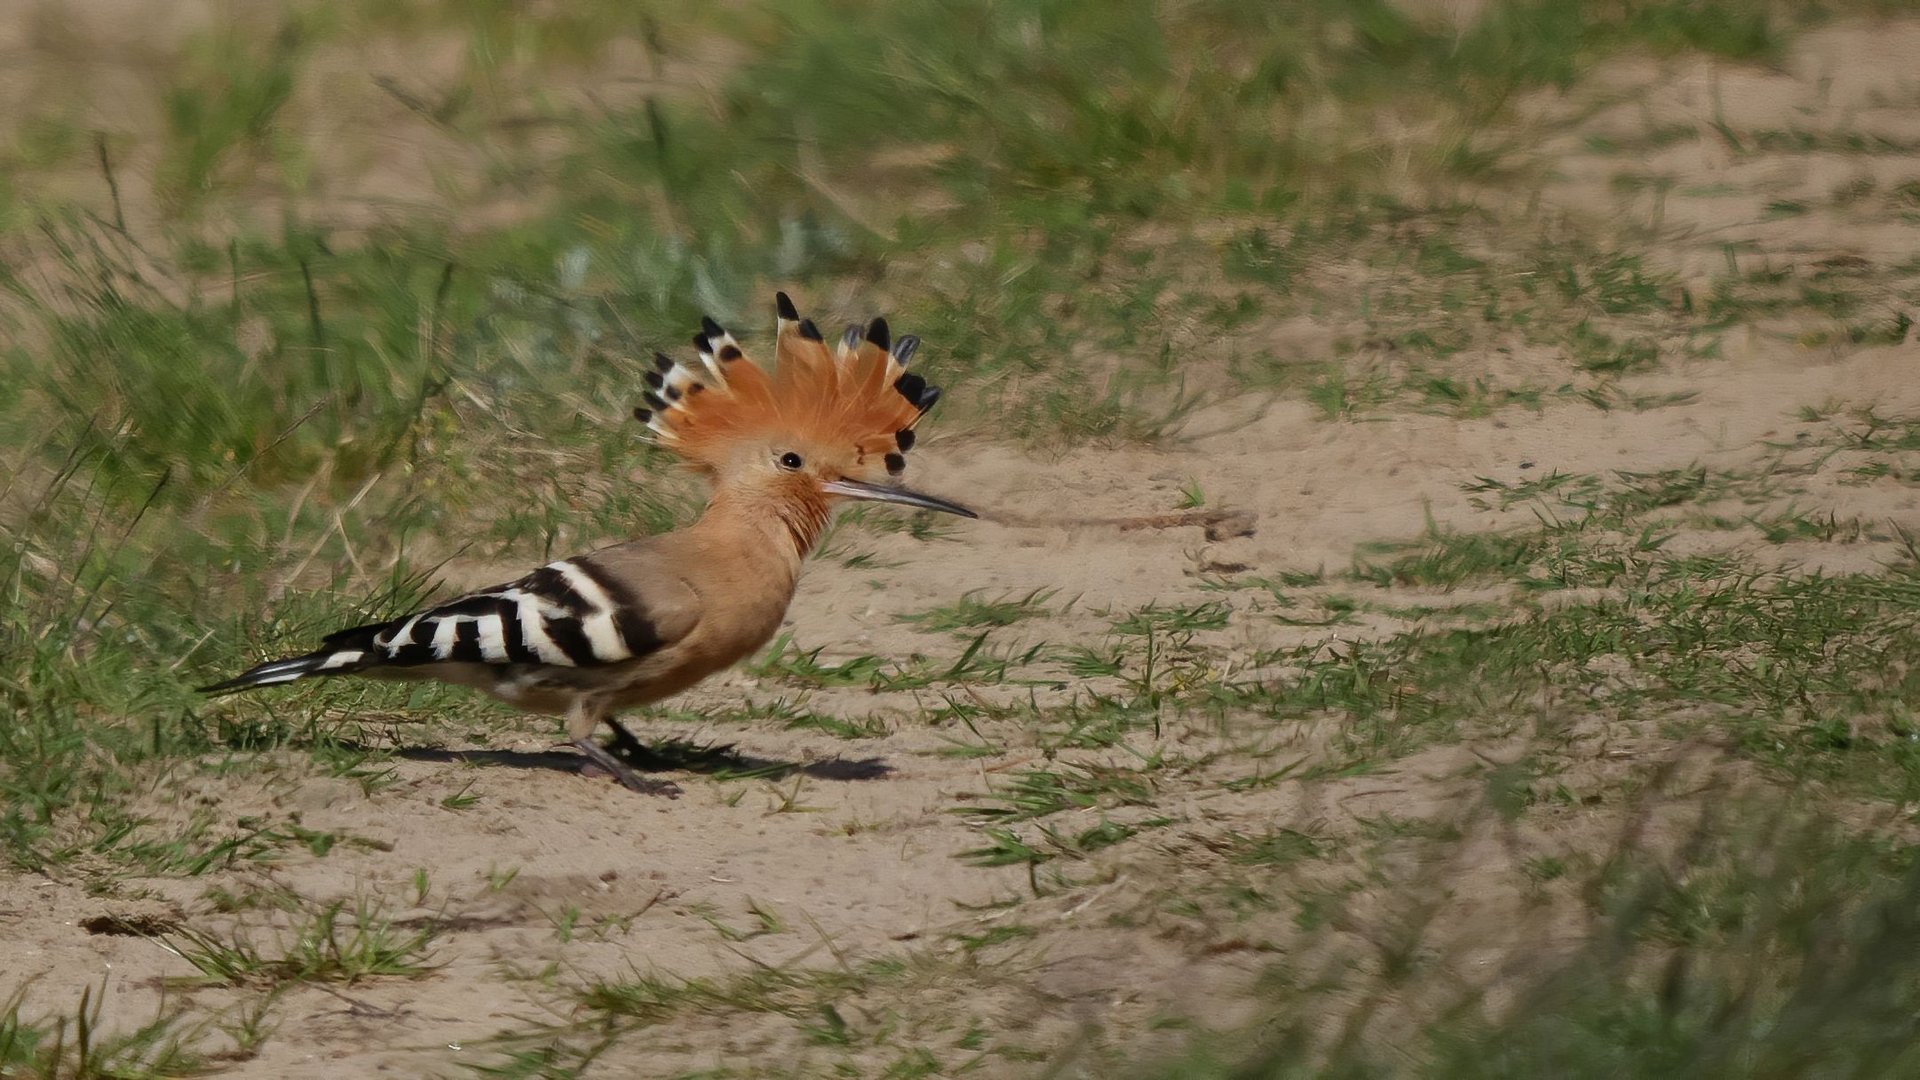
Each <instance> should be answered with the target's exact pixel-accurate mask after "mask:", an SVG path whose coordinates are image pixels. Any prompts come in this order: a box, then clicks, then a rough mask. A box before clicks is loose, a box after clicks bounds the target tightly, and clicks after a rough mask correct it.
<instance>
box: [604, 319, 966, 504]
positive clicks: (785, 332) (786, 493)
mask: <svg viewBox="0 0 1920 1080" xmlns="http://www.w3.org/2000/svg"><path fill="white" fill-rule="evenodd" d="M775 301H776V303H775V308H776V311H777V315H778V318H777V321H776V323H775V336H774V360H775V363H774V369H773V371H772V372H771V373H769V372H768V371H766V370H764V369H762V368H761V367H760V366H759V365H758V364H756V363H754V362H753V361H752V360H750V359H748V358H747V356H746V354H745V352H743V351H742V350H741V348H740V343H739V342H737V341H735V340H734V338H733V335H732V334H729V333H727V331H726V330H724V329H723V328H721V326H720V325H719V324H718V323H716V322H714V321H713V320H712V319H706V320H704V321H703V325H702V327H701V331H700V333H698V334H696V335H694V339H693V347H694V350H695V352H696V353H697V355H698V361H697V362H696V363H686V362H683V361H676V360H674V359H672V358H670V357H668V356H666V355H664V354H662V355H659V356H658V357H657V358H656V367H657V368H658V370H656V371H651V372H648V373H647V382H648V385H649V386H650V387H651V389H649V390H648V391H647V394H646V403H645V404H644V405H642V406H641V407H639V408H637V409H635V410H634V415H635V416H636V417H637V418H638V419H640V420H641V422H643V423H645V424H646V425H647V427H648V429H649V430H650V431H652V432H653V435H654V441H655V442H657V443H658V444H659V445H661V446H662V447H664V448H666V449H669V450H672V451H673V452H674V453H676V454H678V455H680V457H681V458H683V459H684V460H686V461H687V462H688V463H689V464H691V465H692V466H694V467H695V468H696V469H699V470H700V471H701V472H703V473H706V474H707V475H708V476H709V477H710V478H711V479H712V480H713V481H714V483H715V484H716V486H718V487H720V488H722V489H725V490H728V491H730V492H740V493H745V494H748V495H751V496H758V497H763V498H767V499H770V500H772V501H773V502H774V504H775V505H778V506H783V507H793V508H797V509H799V510H802V511H804V510H808V509H812V510H814V511H816V512H818V513H819V514H820V515H821V520H822V521H824V514H825V512H826V509H827V508H828V507H830V506H831V505H832V503H833V502H834V501H835V500H839V499H860V500H868V501H873V502H888V503H896V504H899V505H902V506H910V507H915V508H918V509H922V510H938V511H941V512H943V513H948V514H959V515H960V516H962V517H975V516H977V515H976V514H974V512H973V511H971V510H968V509H967V508H966V507H964V506H961V505H959V504H957V503H952V502H948V501H947V500H945V499H941V498H936V497H935V496H932V495H926V494H922V493H920V492H917V491H913V490H911V489H909V488H907V487H906V486H905V484H904V474H905V472H906V468H907V458H906V455H907V451H908V450H911V449H912V448H913V441H914V427H915V425H917V424H918V423H919V422H920V418H921V417H923V416H925V415H926V414H927V410H929V409H931V408H932V407H933V404H934V402H936V401H938V400H939V398H940V389H939V388H938V387H934V386H928V385H927V382H926V380H925V379H923V378H921V377H920V376H919V375H916V374H913V373H911V372H909V371H908V370H907V364H908V363H909V362H910V361H911V360H912V359H913V354H914V352H915V350H917V349H918V348H919V345H920V339H918V338H915V337H911V336H908V337H902V338H900V339H899V340H898V341H895V340H893V337H892V334H891V332H890V331H889V330H888V327H887V323H886V320H884V319H875V320H873V322H871V323H869V324H868V325H867V326H866V327H865V328H864V329H863V328H861V327H858V326H854V327H849V328H848V329H847V331H846V333H845V334H843V335H842V336H841V337H840V340H839V341H838V342H837V343H836V344H835V345H834V346H829V345H828V344H827V341H826V339H825V336H824V335H822V334H821V332H820V330H819V328H818V327H816V326H815V325H814V324H813V322H812V320H808V319H802V318H800V314H799V312H798V311H796V310H795V309H794V306H793V301H792V300H790V299H788V298H787V294H786V293H779V294H777V296H776V297H775Z"/></svg>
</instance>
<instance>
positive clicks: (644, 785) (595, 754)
mask: <svg viewBox="0 0 1920 1080" xmlns="http://www.w3.org/2000/svg"><path fill="white" fill-rule="evenodd" d="M601 721H606V722H607V723H610V724H611V723H613V721H612V720H610V719H608V717H607V710H606V709H605V708H603V707H601V706H598V705H594V704H590V703H588V702H587V701H586V700H584V699H582V700H577V701H575V702H574V703H573V707H572V708H570V709H568V710H567V739H568V741H570V742H572V743H573V748H574V749H576V750H578V751H580V753H581V754H582V755H584V756H585V757H586V759H587V762H588V763H589V764H591V765H593V766H596V767H598V768H599V769H601V770H602V771H604V772H606V773H607V774H608V775H609V776H612V777H613V778H614V779H615V780H617V781H619V783H620V786H621V787H623V788H626V789H627V790H628V791H637V792H640V793H641V794H643V795H665V796H666V797H668V798H670V799H671V798H674V797H676V796H678V795H679V794H680V788H679V785H677V784H672V783H669V782H667V781H665V780H649V779H647V778H646V777H644V776H641V775H640V774H639V773H637V772H634V771H633V768H632V766H630V765H628V764H627V763H626V762H624V761H621V760H620V759H619V758H617V757H615V756H614V755H613V753H612V752H611V751H609V750H608V749H607V748H606V747H604V746H601V745H600V744H599V743H597V742H594V741H593V729H594V728H596V727H599V726H600V723H601ZM613 729H614V732H615V735H614V741H615V743H616V744H618V743H619V742H620V737H621V736H622V735H624V736H625V737H626V739H627V740H629V741H631V742H632V743H633V744H634V745H636V746H638V745H640V740H638V739H635V738H634V737H633V733H632V732H629V731H626V730H625V729H623V728H621V727H620V725H618V724H614V725H613ZM642 749H643V750H644V749H645V747H642Z"/></svg>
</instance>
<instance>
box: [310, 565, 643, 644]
mask: <svg viewBox="0 0 1920 1080" xmlns="http://www.w3.org/2000/svg"><path fill="white" fill-rule="evenodd" d="M663 643H664V641H663V639H662V637H661V633H660V629H659V628H658V627H657V626H656V625H655V624H654V623H653V622H652V621H650V620H649V619H648V618H647V617H646V614H645V609H644V607H643V605H642V604H641V602H640V598H639V597H636V596H632V595H630V594H629V593H628V592H627V590H626V589H625V588H624V587H623V586H621V585H620V583H618V582H617V581H615V580H613V579H612V578H611V577H609V576H608V575H606V574H604V573H602V572H600V571H598V570H597V569H596V568H594V567H593V566H592V564H591V563H587V562H584V561H581V560H576V559H562V560H561V561H559V562H556V563H549V564H548V565H546V566H543V567H541V568H540V569H538V570H535V571H534V572H533V573H531V574H528V575H527V576H526V577H523V578H521V579H520V580H518V581H514V582H510V583H508V584H506V585H502V586H499V587H497V588H493V589H487V590H484V591H482V592H477V593H473V594H470V595H468V596H463V597H461V598H460V599H458V600H455V601H452V602H451V603H447V604H443V605H441V606H440V607H437V608H433V609H432V610H429V611H423V612H420V613H419V614H417V615H412V616H409V617H407V618H405V619H398V620H395V621H393V622H390V623H386V624H384V625H382V626H380V627H377V628H374V632H373V634H372V635H371V637H370V638H368V639H367V640H366V641H365V644H364V645H360V644H359V643H358V642H356V643H354V644H355V645H357V646H358V647H359V648H360V649H361V650H363V651H366V652H370V653H372V654H373V655H371V656H369V657H367V658H366V659H368V660H371V661H372V662H373V663H375V664H394V665H402V666H411V665H415V664H438V663H449V662H452V663H470V664H472V663H479V664H546V665H549V666H553V667H588V666H591V665H594V664H613V663H618V662H620V661H622V660H631V659H633V658H634V657H636V656H643V655H645V654H647V653H650V652H652V651H653V650H655V649H657V648H659V647H660V646H661V645H662V644H663ZM328 644H329V645H332V644H333V641H332V639H329V640H328ZM342 644H343V645H344V644H346V643H345V642H342ZM346 651H350V650H343V654H344V652H346ZM361 659H362V658H361V657H354V658H353V659H351V660H342V661H341V663H342V664H343V665H344V664H352V663H358V662H359V661H360V660H361Z"/></svg>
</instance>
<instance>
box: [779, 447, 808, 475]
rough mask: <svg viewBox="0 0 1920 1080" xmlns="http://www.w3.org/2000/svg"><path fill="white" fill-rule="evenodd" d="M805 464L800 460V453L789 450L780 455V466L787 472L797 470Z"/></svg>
mask: <svg viewBox="0 0 1920 1080" xmlns="http://www.w3.org/2000/svg"><path fill="white" fill-rule="evenodd" d="M805 464H806V462H804V461H801V460H800V455H799V454H796V453H794V452H793V451H791V450H789V451H787V452H786V453H784V454H781V455H780V467H781V468H783V469H785V470H787V471H788V472H797V471H799V469H800V467H801V466H802V465H805Z"/></svg>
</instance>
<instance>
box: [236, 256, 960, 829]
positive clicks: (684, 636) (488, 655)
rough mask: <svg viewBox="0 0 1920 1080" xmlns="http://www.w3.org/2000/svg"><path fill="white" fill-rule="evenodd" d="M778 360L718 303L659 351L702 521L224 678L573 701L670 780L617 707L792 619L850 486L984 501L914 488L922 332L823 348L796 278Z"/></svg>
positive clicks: (892, 498)
mask: <svg viewBox="0 0 1920 1080" xmlns="http://www.w3.org/2000/svg"><path fill="white" fill-rule="evenodd" d="M775 299H776V305H775V308H776V311H777V315H778V318H777V320H776V322H775V337H774V354H775V356H774V359H775V364H774V368H773V370H772V371H771V372H769V371H766V370H765V369H763V368H761V367H760V366H759V365H758V364H756V363H755V362H754V361H752V360H750V359H748V358H747V356H746V354H745V353H744V352H742V351H741V348H740V344H739V342H737V341H735V340H734V338H733V335H731V334H729V333H727V331H726V330H724V329H722V328H721V327H720V325H719V324H718V323H716V322H714V321H713V319H711V318H706V319H703V320H702V330H701V332H700V333H699V334H696V335H695V336H694V339H693V346H694V350H695V352H696V353H697V355H698V361H697V363H684V362H679V361H675V360H673V359H671V358H669V357H667V356H666V355H665V354H656V366H657V368H658V370H655V371H649V372H648V373H647V375H646V379H647V383H648V385H649V387H650V389H649V390H647V392H646V393H645V402H646V403H645V405H643V406H641V407H639V408H636V409H635V410H634V416H635V417H636V418H637V419H638V420H640V422H642V423H643V424H645V425H646V426H647V428H648V430H649V431H650V432H651V437H652V439H653V441H654V442H655V443H656V444H657V445H659V446H661V447H663V448H665V449H668V450H670V451H672V452H673V453H675V454H676V455H678V456H679V457H680V458H681V459H682V460H683V461H685V462H686V463H687V464H689V465H691V466H692V467H693V468H694V469H695V470H696V471H697V472H699V473H702V474H704V475H705V477H706V478H707V479H708V480H709V481H710V483H711V485H712V489H713V494H712V497H711V499H710V500H709V501H708V503H707V506H706V510H705V512H704V513H702V514H701V516H700V518H699V520H697V521H695V522H694V523H693V524H692V525H689V526H687V527H685V528H682V529H678V530H676V531H674V532H670V533H664V534H661V535H658V536H650V537H646V538H644V539H640V540H632V541H628V542H627V543H623V544H615V545H614V546H612V547H606V548H601V549H600V550H598V551H595V552H592V553H591V554H587V555H578V556H575V557H573V558H570V559H561V560H560V561H558V562H554V563H548V564H547V565H546V566H543V567H541V568H540V569H538V570H535V571H533V572H532V573H530V574H528V575H526V576H525V577H522V578H520V579H518V580H516V581H511V582H508V583H506V584H504V585H497V586H494V587H492V588H488V589H481V590H479V591H477V592H472V593H468V594H467V595H465V596H461V597H459V598H457V599H455V600H451V601H449V602H447V603H444V604H441V605H439V606H438V607H433V608H429V609H427V610H425V611H420V612H416V613H414V614H410V615H406V616H404V617H401V618H398V619H392V620H389V621H387V622H380V623H372V624H369V625H366V626H356V627H352V628H350V629H346V630H341V631H339V632H337V633H334V634H330V635H328V636H327V637H326V638H324V639H323V640H322V641H321V643H320V647H319V648H317V649H315V650H314V651H312V652H309V653H305V654H302V655H300V656H293V657H288V658H286V659H281V660H272V661H268V662H266V663H263V664H259V665H257V666H255V667H253V668H250V669H249V670H247V671H245V672H243V673H241V674H240V675H237V676H235V677H234V678H231V679H228V680H226V681H225V682H220V683H216V684H214V685H212V686H207V687H202V688H201V689H202V690H203V691H204V692H206V693H213V694H219V693H229V692H233V691H240V690H250V689H253V688H255V687H261V686H275V685H278V684H280V683H288V682H293V681H295V680H297V679H306V678H313V677H316V676H336V675H365V676H370V677H373V678H381V679H404V680H419V679H433V680H438V681H441V682H447V683H453V684H456V685H460V686H467V687H472V688H474V689H477V690H479V691H481V692H483V693H485V694H488V695H490V696H492V697H494V698H497V699H498V700H500V701H504V702H507V703H509V704H512V705H515V706H519V707H521V708H523V709H526V710H528V711H531V712H536V713H542V714H546V715H564V716H565V717H566V723H567V738H568V740H569V741H570V742H571V743H572V745H573V746H574V747H575V748H577V749H578V750H579V752H580V753H581V754H582V755H584V757H585V758H586V761H585V762H583V766H584V765H586V764H588V763H590V764H591V765H594V766H598V767H599V768H600V769H602V770H604V771H605V772H607V773H610V774H611V775H612V776H613V777H614V778H615V779H616V780H618V781H619V782H620V783H621V784H622V785H624V786H626V787H628V788H630V789H632V790H634V791H639V792H647V793H653V794H665V795H672V794H676V793H677V792H678V788H676V787H674V785H672V784H669V783H664V782H660V781H651V780H647V779H643V778H642V777H641V776H639V775H638V774H637V773H636V772H635V771H634V770H633V769H632V768H630V767H629V766H628V765H627V764H626V763H625V762H622V761H621V760H620V759H619V758H618V757H616V756H615V755H614V754H613V753H611V752H610V751H609V750H608V749H607V748H606V747H603V746H602V745H600V743H598V742H597V741H595V739H594V734H595V731H596V729H598V727H599V726H600V725H601V724H603V723H604V724H607V725H609V727H611V729H612V731H613V735H614V744H615V745H616V746H618V747H620V748H623V749H626V750H628V751H635V750H641V749H643V747H642V745H641V743H640V742H639V740H638V739H636V738H634V736H633V735H632V734H631V733H630V732H628V731H627V729H626V728H625V727H623V726H621V725H620V723H619V722H618V721H617V720H615V719H614V718H613V714H614V712H615V711H616V710H619V709H625V708H630V707H633V706H636V705H644V704H648V703H650V702H655V701H659V700H661V699H662V698H666V697H669V696H671V695H673V694H677V693H679V692H680V691H682V690H685V689H687V688H688V687H691V686H693V685H694V684H695V683H697V682H699V681H700V680H702V679H704V678H706V677H707V676H709V675H712V674H714V673H715V672H718V671H721V670H724V669H725V668H728V667H731V666H732V665H734V664H736V663H738V662H739V661H741V660H743V659H745V658H746V657H747V656H749V655H751V654H752V653H754V652H755V651H757V650H758V649H760V648H761V647H762V646H764V645H765V644H766V643H767V642H768V641H770V640H772V638H773V636H774V633H775V632H776V631H777V630H778V629H779V627H780V622H781V620H782V619H783V618H784V617H785V615H786V612H787V606H788V605H789V604H790V603H791V602H792V600H793V595H794V588H795V585H796V584H797V582H798V580H799V577H800V566H801V563H802V562H803V561H804V560H805V559H806V557H807V554H808V553H809V552H810V551H811V550H812V549H813V546H814V544H815V543H816V542H817V541H818V540H819V539H820V534H821V531H822V530H824V529H825V528H826V525H827V521H828V519H829V518H830V517H831V515H832V513H833V509H834V506H835V504H836V502H838V501H840V500H846V499H863V500H872V501H875V502H884V503H896V504H899V505H902V506H909V507H915V508H918V509H922V510H937V511H940V512H943V513H948V514H958V515H960V516H961V517H969V518H971V517H977V516H978V515H976V514H975V513H974V512H973V511H971V510H968V509H967V508H966V507H964V506H960V505H958V504H957V503H952V502H948V501H947V500H945V499H939V498H935V497H934V496H932V495H924V494H921V493H919V492H916V491H912V490H909V489H908V488H906V487H903V486H901V484H900V479H901V475H902V474H903V473H904V472H905V471H906V453H907V451H908V450H911V449H912V448H913V440H914V428H915V426H916V425H917V424H919V422H920V420H921V419H922V418H923V417H925V416H926V414H927V411H928V410H929V409H931V408H932V407H933V405H934V402H936V401H937V400H939V397H940V390H939V388H938V387H935V386H929V385H927V382H926V380H925V379H923V378H922V377H921V376H919V375H918V374H914V373H910V372H908V371H907V370H906V369H907V365H908V363H909V362H910V361H911V360H912V358H913V354H914V352H915V350H916V349H918V348H919V345H920V342H919V339H918V338H915V337H911V336H907V337H902V338H900V339H899V340H898V341H894V340H892V338H891V335H890V334H889V332H888V328H887V323H886V321H885V320H884V319H875V320H873V322H872V323H870V324H869V325H868V326H867V327H866V328H865V329H864V330H862V329H861V328H860V327H858V326H853V327H849V328H848V329H847V332H846V334H845V336H844V337H842V338H841V340H840V341H839V343H838V347H837V348H829V347H828V345H827V342H826V340H825V338H824V337H823V336H822V334H821V333H820V330H819V328H818V327H817V326H815V325H814V323H813V322H812V320H807V319H801V318H800V316H799V313H798V312H797V311H796V310H795V309H794V306H793V301H792V300H790V299H788V297H787V294H785V293H780V294H778V295H777V296H776V298H775Z"/></svg>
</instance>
